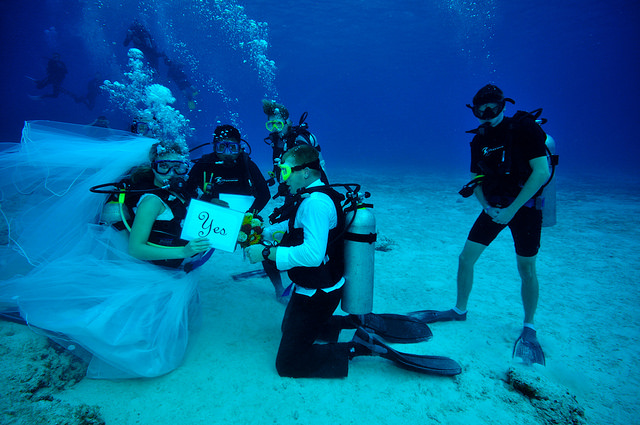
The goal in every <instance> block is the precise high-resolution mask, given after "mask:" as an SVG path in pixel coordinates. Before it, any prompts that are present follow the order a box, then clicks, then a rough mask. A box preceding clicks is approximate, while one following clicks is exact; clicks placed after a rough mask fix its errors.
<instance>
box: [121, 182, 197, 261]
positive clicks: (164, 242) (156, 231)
mask: <svg viewBox="0 0 640 425" xmlns="http://www.w3.org/2000/svg"><path fill="white" fill-rule="evenodd" d="M126 187H127V189H128V190H129V191H130V192H126V191H125V192H124V205H123V207H124V208H126V210H127V212H128V215H129V217H130V219H128V220H127V224H128V227H129V228H130V227H131V226H132V225H133V220H134V218H135V211H136V208H137V205H138V202H139V201H140V198H141V197H142V196H143V195H144V194H145V193H152V194H153V195H156V196H157V197H158V198H160V199H161V200H162V202H164V203H165V205H167V207H169V209H170V210H171V213H172V214H173V218H172V219H171V220H156V221H155V222H154V223H153V226H152V227H151V233H150V234H149V242H150V243H153V244H156V245H161V246H163V247H180V246H186V245H187V244H188V243H189V242H188V241H185V240H183V239H180V234H181V233H182V223H183V221H184V219H185V217H186V215H187V203H188V201H186V202H182V201H181V200H180V198H178V197H177V196H175V195H174V194H173V193H172V192H170V191H168V190H165V189H160V188H158V187H157V186H155V185H154V184H153V183H151V182H140V183H131V181H130V180H129V181H128V184H127V186H126ZM147 190H148V191H147ZM118 196H120V195H118V194H115V195H112V197H118ZM113 227H115V228H116V229H118V230H124V229H125V228H126V227H127V226H125V224H124V223H123V222H122V221H120V222H116V223H114V224H113ZM182 262H183V259H180V258H179V259H172V260H152V261H151V263H153V264H156V265H159V266H164V267H170V268H178V267H180V265H181V264H182Z"/></svg>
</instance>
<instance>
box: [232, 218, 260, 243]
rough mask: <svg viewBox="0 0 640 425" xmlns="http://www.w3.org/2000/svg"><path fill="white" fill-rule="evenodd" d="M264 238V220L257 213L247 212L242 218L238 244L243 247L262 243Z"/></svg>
mask: <svg viewBox="0 0 640 425" xmlns="http://www.w3.org/2000/svg"><path fill="white" fill-rule="evenodd" d="M261 240H262V220H260V218H259V217H258V216H256V215H253V214H251V213H246V214H245V215H244V219H243V220H242V226H241V227H240V233H238V245H240V247H241V248H242V249H244V248H246V247H248V246H251V245H255V244H257V243H260V241H261Z"/></svg>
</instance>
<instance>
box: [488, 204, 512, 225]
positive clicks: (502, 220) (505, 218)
mask: <svg viewBox="0 0 640 425" xmlns="http://www.w3.org/2000/svg"><path fill="white" fill-rule="evenodd" d="M492 209H493V210H494V211H495V215H492V214H489V215H491V218H493V221H494V222H495V223H498V224H509V222H510V221H511V220H512V219H513V216H514V215H516V212H518V210H515V211H513V209H512V208H510V207H507V208H492Z"/></svg>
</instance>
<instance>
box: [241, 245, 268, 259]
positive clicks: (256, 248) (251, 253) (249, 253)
mask: <svg viewBox="0 0 640 425" xmlns="http://www.w3.org/2000/svg"><path fill="white" fill-rule="evenodd" d="M263 249H264V245H260V244H256V245H251V246H248V247H246V248H245V249H244V255H246V257H247V258H248V259H249V262H250V263H251V264H255V263H259V262H261V261H264V258H262V250H263Z"/></svg>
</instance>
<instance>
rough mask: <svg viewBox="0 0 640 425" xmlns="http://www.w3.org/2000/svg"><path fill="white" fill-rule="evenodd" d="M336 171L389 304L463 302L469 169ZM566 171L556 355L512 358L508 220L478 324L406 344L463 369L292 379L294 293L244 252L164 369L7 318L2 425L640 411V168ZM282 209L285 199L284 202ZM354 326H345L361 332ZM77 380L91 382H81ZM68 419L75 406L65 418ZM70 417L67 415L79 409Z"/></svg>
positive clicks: (518, 318)
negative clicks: (366, 197)
mask: <svg viewBox="0 0 640 425" xmlns="http://www.w3.org/2000/svg"><path fill="white" fill-rule="evenodd" d="M390 174H391V175H392V176H395V177H391V178H389V177H388V176H385V178H382V177H378V176H375V175H374V174H370V173H366V172H356V173H353V172H352V173H350V174H348V178H343V175H344V176H347V174H341V173H340V172H334V173H333V174H332V175H333V178H332V180H333V181H334V182H339V181H346V180H348V181H350V182H351V181H355V182H359V183H361V184H362V186H363V190H367V191H369V192H371V193H372V197H371V198H370V200H371V202H372V203H373V204H374V205H375V207H374V211H375V214H376V219H377V225H378V233H379V239H380V240H381V241H383V242H384V243H385V244H386V245H388V248H390V249H389V250H387V251H376V260H375V264H376V274H375V295H374V312H376V313H405V312H409V311H413V310H420V309H430V308H435V309H448V308H450V307H452V305H453V303H454V301H455V275H456V268H457V256H458V254H459V251H460V249H461V248H462V245H463V243H464V240H465V238H466V235H467V233H468V231H469V228H470V227H471V225H472V223H473V221H474V220H475V218H476V215H477V213H478V212H479V207H478V204H477V202H476V201H475V200H474V199H472V198H470V199H468V200H464V199H463V198H461V197H460V196H459V195H458V194H457V191H458V189H459V188H460V186H461V185H462V184H464V183H466V181H465V177H466V176H464V175H458V176H456V177H455V178H451V177H449V176H443V175H441V174H437V173H422V172H419V171H414V172H411V171H410V172H408V173H407V171H406V170H405V171H404V172H402V173H400V172H398V173H390ZM620 181H621V180H620V179H613V178H612V179H610V180H607V181H602V180H600V181H596V180H595V179H594V178H591V180H588V179H587V180H585V179H581V178H578V177H572V176H563V175H562V174H560V175H559V177H558V208H559V210H558V224H557V225H556V226H554V227H551V228H545V229H543V236H542V248H541V250H540V254H539V256H538V277H539V280H540V286H541V291H540V302H539V306H538V311H537V315H536V326H537V329H538V338H539V340H540V342H541V344H542V347H543V348H544V351H545V354H546V359H547V366H546V367H541V366H538V365H535V366H534V367H526V366H523V365H519V364H517V363H514V362H513V361H512V359H511V350H512V347H513V343H514V341H515V339H516V338H517V337H518V335H519V333H520V331H521V327H522V304H521V301H520V291H519V287H520V285H519V277H518V273H517V270H516V264H515V256H514V253H513V244H512V240H511V236H510V234H509V232H508V231H507V232H503V234H501V235H500V236H499V237H498V239H497V240H496V241H495V242H494V243H493V244H492V245H491V246H490V247H489V248H488V249H487V251H485V253H484V254H483V257H482V258H481V259H480V261H479V263H478V265H477V266H476V273H475V285H474V290H473V292H472V294H471V299H470V303H469V313H468V319H467V321H466V322H456V323H436V324H432V325H431V330H432V331H433V334H434V336H433V338H432V339H431V340H430V341H427V342H422V343H419V344H411V345H393V346H394V348H396V349H399V350H403V351H408V352H413V353H421V354H433V355H445V356H448V357H451V358H453V359H455V360H457V361H458V362H459V363H460V364H461V365H462V368H463V372H462V374H460V375H458V376H456V377H454V378H448V377H438V376H429V375H421V374H417V373H413V372H410V371H406V370H403V369H399V368H397V367H395V366H394V364H393V363H391V362H389V361H386V360H384V359H381V358H377V357H365V358H362V357H359V358H356V359H355V360H354V361H352V362H351V365H350V371H349V376H348V378H346V379H337V380H321V379H298V380H296V379H289V378H280V377H279V376H278V375H277V373H276V370H275V365H274V362H275V355H276V351H277V347H278V343H279V337H280V322H281V319H282V314H283V312H284V307H283V306H282V305H280V304H279V303H277V302H276V301H275V299H274V297H273V289H272V287H271V284H270V283H269V281H268V280H267V279H266V278H261V277H252V278H249V279H246V280H240V281H235V280H233V279H232V278H231V277H232V276H233V275H235V274H238V273H242V272H245V271H248V270H257V269H259V266H256V265H250V264H249V263H248V261H245V260H243V258H242V254H241V253H240V252H236V253H234V254H229V253H220V254H219V255H218V253H216V255H214V257H213V258H212V259H211V260H210V261H209V262H208V263H207V264H206V265H205V266H204V267H205V269H204V270H203V274H202V276H203V278H202V281H201V285H200V288H201V298H202V315H201V319H200V321H199V323H198V324H197V325H196V326H195V329H194V330H193V337H192V339H191V342H190V347H189V350H188V352H187V355H186V357H185V359H184V362H183V364H182V366H181V367H179V368H178V369H176V370H175V371H173V372H171V373H170V374H168V375H165V376H162V377H159V378H155V379H135V380H125V381H102V380H91V379H82V367H83V365H82V363H80V362H78V361H77V360H74V358H73V357H71V356H69V355H68V354H67V353H65V352H59V351H56V350H55V349H54V348H53V347H51V346H50V345H49V344H48V342H47V340H46V339H45V338H44V337H42V336H39V335H37V334H36V333H34V332H33V331H31V330H30V329H29V328H28V327H26V326H22V325H17V324H13V323H8V322H1V321H0V354H1V356H0V373H1V374H2V376H1V378H2V379H0V387H1V389H2V394H8V395H9V397H4V396H3V397H2V398H3V400H4V401H3V402H0V408H1V409H2V413H1V416H0V423H2V424H35V423H43V424H44V423H70V424H71V423H73V424H76V423H80V424H98V423H103V421H104V423H107V424H114V425H115V424H117V425H129V424H132V425H133V424H145V425H146V424H149V425H151V424H178V423H179V424H208V425H209V424H269V423H272V424H304V425H310V424H421V425H424V424H460V425H463V424H465V425H469V424H495V423H502V424H519V425H521V424H555V423H562V424H616V425H617V424H620V425H622V424H630V423H636V422H637V421H638V417H639V416H640V411H639V410H640V409H639V406H638V403H637V396H636V394H637V388H638V387H639V386H640V372H639V371H638V366H639V364H640V363H639V357H640V354H639V353H638V350H637V347H638V346H639V344H640V332H639V330H638V326H637V323H638V312H637V311H638V310H637V305H638V302H639V301H640V297H639V291H640V289H639V288H638V282H640V258H639V257H638V255H637V252H639V250H640V230H638V224H639V223H638V217H640V194H639V193H638V191H637V188H638V184H637V183H638V179H637V178H636V179H635V181H630V180H629V179H626V180H625V181H624V183H623V184H622V185H621V184H620V183H619V182H620ZM268 208H269V207H268ZM352 333H353V331H351V332H350V333H349V332H347V331H345V332H343V339H345V340H348V339H349V338H350V337H351V334H352ZM77 380H79V382H77V383H76V381H77ZM62 418H64V419H62ZM64 421H66V422H64Z"/></svg>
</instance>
